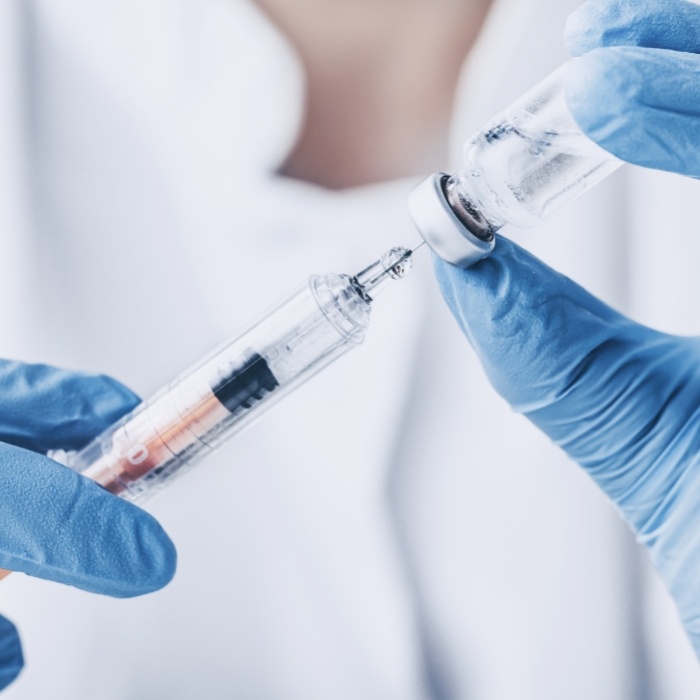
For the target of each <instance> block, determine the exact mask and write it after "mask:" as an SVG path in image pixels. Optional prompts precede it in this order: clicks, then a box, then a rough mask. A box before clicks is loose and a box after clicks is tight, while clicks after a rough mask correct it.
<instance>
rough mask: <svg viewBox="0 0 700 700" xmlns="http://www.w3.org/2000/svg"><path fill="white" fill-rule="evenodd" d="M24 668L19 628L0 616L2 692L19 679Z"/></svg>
mask: <svg viewBox="0 0 700 700" xmlns="http://www.w3.org/2000/svg"><path fill="white" fill-rule="evenodd" d="M23 666H24V657H23V656H22V644H21V643H20V640H19V634H18V632H17V628H16V627H15V626H14V625H13V624H12V623H11V622H10V621H9V620H8V619H7V618H5V617H2V616H0V690H4V689H5V688H6V687H7V686H8V685H10V683H12V681H14V680H15V678H17V676H18V675H19V673H20V671H21V670H22V668H23Z"/></svg>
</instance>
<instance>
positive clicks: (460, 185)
mask: <svg viewBox="0 0 700 700" xmlns="http://www.w3.org/2000/svg"><path fill="white" fill-rule="evenodd" d="M573 60H576V59H573ZM569 64H570V62H569V63H566V64H564V65H563V66H561V67H560V68H559V69H558V70H556V71H555V72H554V73H552V74H551V75H550V76H549V77H548V78H546V79H545V80H543V81H542V82H541V83H539V84H538V85H536V86H535V87H534V88H532V90H530V91H529V92H527V93H526V94H525V95H523V96H522V97H521V98H520V99H518V100H516V101H515V102H514V103H513V104H511V105H510V107H508V108H507V109H506V110H505V111H504V112H502V113H501V114H499V115H498V116H497V117H495V118H494V119H492V120H491V121H490V122H489V123H488V124H486V125H485V126H484V127H483V128H482V129H480V130H479V131H478V132H477V133H476V134H474V136H472V137H471V138H470V139H469V140H468V141H467V142H466V144H465V147H464V167H463V168H462V169H461V170H460V171H459V172H457V173H455V174H454V175H453V176H452V178H451V179H450V181H449V182H448V183H447V189H448V190H450V189H454V191H455V193H456V194H457V196H458V197H459V198H460V199H461V200H462V204H463V205H464V206H465V207H466V208H467V210H469V209H476V210H477V211H478V213H479V214H480V215H481V217H483V219H485V220H486V222H488V225H489V228H490V229H491V232H495V231H497V230H498V229H499V228H501V227H502V226H503V225H504V224H506V223H510V224H514V225H516V226H521V227H524V228H525V227H529V226H533V225H534V224H536V223H537V222H538V221H540V220H541V219H545V218H547V217H548V216H549V215H550V214H552V213H553V212H555V211H556V210H557V209H559V208H560V207H563V206H564V205H565V204H567V203H568V202H570V201H572V200H573V199H576V198H577V197H578V196H579V195H581V194H583V193H584V192H585V191H586V190H588V189H590V188H591V187H592V186H593V185H595V184H597V183H598V182H600V181H601V180H602V179H603V178H605V177H607V176H608V175H610V174H611V173H612V172H614V171H615V170H617V168H619V167H620V165H622V161H620V160H618V159H617V158H615V157H614V156H612V155H611V154H610V153H608V152H607V151H605V150H603V149H602V148H600V147H599V146H598V145H597V144H595V143H594V142H593V141H592V140H591V139H589V138H588V137H587V136H586V135H585V134H584V133H583V132H582V131H581V129H580V128H579V126H578V125H577V124H576V121H575V120H574V118H573V116H572V115H571V113H570V112H569V108H568V106H567V104H566V97H565V90H564V85H565V80H566V72H567V70H568V67H569Z"/></svg>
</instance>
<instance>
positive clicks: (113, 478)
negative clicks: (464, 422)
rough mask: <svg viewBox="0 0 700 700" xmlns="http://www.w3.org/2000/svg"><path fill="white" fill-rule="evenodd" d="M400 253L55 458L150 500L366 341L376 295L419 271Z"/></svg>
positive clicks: (328, 290) (318, 283) (326, 279)
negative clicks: (411, 269) (267, 411)
mask: <svg viewBox="0 0 700 700" xmlns="http://www.w3.org/2000/svg"><path fill="white" fill-rule="evenodd" d="M411 255H412V251H410V250H408V249H406V248H393V249H392V250H390V251H389V252H388V253H386V254H385V255H384V256H382V257H381V258H380V259H379V260H377V261H376V262H374V263H372V264H371V265H370V266H369V267H367V268H365V269H364V270H362V271H361V272H359V273H358V274H357V275H355V276H349V275H336V274H328V275H315V276H312V277H311V278H310V279H309V283H308V285H307V286H306V287H305V288H304V289H303V290H302V291H300V292H298V293H297V294H295V295H293V296H292V297H291V298H289V299H288V300H287V301H286V302H284V303H283V304H282V305H281V306H279V307H278V308H277V309H276V310H275V311H274V312H272V313H271V314H270V315H269V316H267V317H266V318H264V319H263V320H262V321H260V322H259V323H257V324H256V325H254V326H253V327H252V328H251V329H250V330H249V331H248V332H246V333H244V334H243V335H241V336H240V337H238V338H237V339H236V340H234V341H232V342H229V343H226V344H225V345H224V346H222V347H221V348H219V349H217V350H216V351H214V352H213V353H212V354H211V355H210V356H209V357H207V358H205V359H204V360H203V361H202V362H200V363H199V364H197V365H195V366H194V367H192V368H190V369H189V370H187V371H185V372H184V373H183V374H181V375H180V376H179V377H177V378H176V379H174V380H173V381H172V382H170V383H169V384H168V385H167V386H165V387H163V388H162V389H161V390H160V391H159V392H157V393H156V394H155V395H154V396H153V397H152V398H150V399H148V400H146V401H144V402H143V403H142V404H140V405H139V406H137V407H136V409H134V410H133V411H132V412H131V413H129V414H128V415H126V416H125V417H124V418H122V419H121V420H120V421H119V422H117V423H116V424H114V425H113V426H112V427H110V428H108V429H107V430H106V431H105V432H104V433H102V434H101V435H99V436H98V437H96V438H95V439H94V440H93V441H92V442H90V443H89V444H88V445H87V446H86V447H84V448H83V449H82V450H80V451H78V452H73V453H61V454H58V453H53V454H51V455H50V456H52V457H53V458H54V459H58V460H59V461H63V462H65V463H66V464H67V465H68V466H70V467H72V468H73V469H75V470H76V471H78V472H80V473H81V474H83V475H84V476H87V477H90V478H91V479H93V480H94V481H96V482H97V483H99V484H101V485H102V486H104V487H105V488H106V489H107V490H108V491H111V492H112V493H114V494H117V495H119V496H122V497H123V498H126V499H128V500H131V501H136V500H138V501H143V500H144V499H145V498H146V497H150V496H152V495H153V494H155V493H156V492H158V491H160V490H161V489H163V488H164V487H165V486H167V485H168V484H170V483H171V482H172V481H173V479H174V478H176V477H178V476H180V475H182V474H184V473H185V472H186V471H188V470H189V469H191V468H192V467H193V466H194V465H195V464H197V463H198V462H200V461H201V460H202V459H203V458H204V457H206V456H207V455H208V454H209V453H210V452H212V451H213V450H214V449H215V448H216V447H218V446H219V445H220V444H221V443H222V442H224V441H225V440H228V439H229V438H230V437H231V436H232V435H234V434H235V433H237V432H238V431H239V430H241V429H242V428H243V427H245V426H246V425H248V424H249V423H250V422H251V421H252V420H254V419H255V418H257V417H258V416H260V415H261V413H262V412H263V411H264V410H265V409H267V408H268V407H270V406H271V405H272V404H273V403H275V402H276V401H278V400H279V399H280V398H282V397H283V396H285V395H286V394H288V393H289V392H290V391H292V390H293V389H295V388H296V387H298V386H300V385H301V384H302V383H304V382H305V381H306V380H307V379H309V378H310V377H312V376H313V375H314V374H316V373H317V372H318V371H319V370H320V369H322V368H323V367H325V366H326V365H328V364H329V363H331V362H332V361H333V360H335V359H336V358H338V357H340V356H341V355H343V354H344V353H345V352H347V351H348V350H349V349H350V348H353V347H355V346H356V345H359V344H360V343H361V342H362V341H363V340H364V332H365V330H366V329H367V327H368V326H369V321H370V308H371V304H372V302H373V300H374V299H375V298H376V296H377V294H379V293H380V292H381V291H383V290H384V289H385V288H386V287H388V286H390V285H391V283H392V281H393V280H396V279H400V278H401V277H403V276H404V275H405V274H406V272H407V271H408V270H409V269H410V268H411Z"/></svg>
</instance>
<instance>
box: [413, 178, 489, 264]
mask: <svg viewBox="0 0 700 700" xmlns="http://www.w3.org/2000/svg"><path fill="white" fill-rule="evenodd" d="M448 179H449V175H446V174H445V173H435V174H433V175H431V176H430V177H429V178H428V179H427V180H424V181H423V182H421V184H420V185H418V187H416V188H415V189H414V190H413V192H411V194H410V196H409V200H408V209H409V212H410V214H411V218H412V219H413V223H414V224H415V225H416V227H417V228H418V231H419V233H420V235H421V236H422V237H423V239H424V240H425V242H426V243H427V244H428V245H429V246H430V247H431V248H432V249H433V250H434V251H435V252H436V253H437V254H438V255H439V256H440V257H441V258H442V259H443V260H446V261H447V262H448V263H451V264H452V265H456V266H457V267H471V266H472V265H473V264H474V263H477V262H479V260H483V259H484V258H486V257H488V256H489V255H490V254H491V252H492V251H493V249H494V247H495V245H496V239H495V237H494V236H491V237H490V240H484V239H483V238H479V237H478V236H475V235H474V234H473V233H472V232H471V231H470V230H469V228H468V227H467V225H466V224H465V223H464V222H463V221H462V219H460V218H459V217H458V216H457V214H455V212H454V210H453V209H452V207H451V206H450V203H449V202H448V200H447V195H446V194H445V183H446V182H447V180H448Z"/></svg>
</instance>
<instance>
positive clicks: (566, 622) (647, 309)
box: [0, 0, 700, 700]
mask: <svg viewBox="0 0 700 700" xmlns="http://www.w3.org/2000/svg"><path fill="white" fill-rule="evenodd" d="M575 4H576V3H575V2H573V1H571V0H498V2H497V3H496V5H495V7H494V9H493V11H492V12H491V15H490V17H489V19H488V22H487V26H486V27H485V29H484V31H483V33H482V35H481V38H480V40H479V43H478V45H477V46H476V47H475V49H474V51H473V52H472V54H471V56H470V59H469V61H468V63H467V65H466V66H465V71H464V79H463V81H462V85H461V89H460V93H459V99H458V104H457V109H456V114H455V120H454V143H455V163H453V165H455V164H457V163H458V160H457V156H458V153H459V144H461V141H463V139H464V137H465V136H466V135H468V133H469V132H470V131H471V130H472V129H473V128H475V127H477V126H479V124H480V123H481V122H482V121H483V120H484V119H485V118H487V117H489V116H490V115H491V114H492V113H493V112H494V111H495V110H496V109H499V108H501V107H503V106H505V105H506V104H507V103H508V101H509V100H510V99H511V98H514V97H516V96H517V95H518V94H519V93H521V92H522V91H523V90H524V89H526V88H528V87H529V86H530V85H531V84H533V83H534V82H535V81H536V80H537V79H539V78H541V77H543V76H544V75H546V74H547V72H549V70H551V69H552V68H554V67H556V66H557V65H558V64H559V63H560V62H561V61H563V60H564V58H565V52H564V49H563V46H562V42H561V40H560V36H561V28H562V26H563V22H564V18H565V17H566V15H567V13H568V11H570V10H571V9H572V8H573V7H574V6H575ZM0 52H1V53H2V56H1V58H2V60H0V114H1V115H2V117H1V118H0V149H1V150H0V153H1V154H2V156H1V158H0V226H1V227H2V256H0V323H1V324H2V342H0V356H6V357H17V358H23V359H25V360H28V361H44V362H50V363H54V364H59V365H64V366H68V367H74V368H81V369H86V370H91V371H102V372H107V373H109V374H112V375H114V376H116V377H118V378H119V379H121V380H122V381H124V382H126V383H127V384H129V385H130V386H132V387H133V388H134V389H135V390H136V391H138V392H140V393H141V394H142V395H147V394H149V393H151V392H152V391H153V390H155V389H156V388H157V387H158V386H159V385H160V384H161V383H163V382H165V381H166V380H169V379H170V378H171V377H172V376H173V375H174V374H175V373H176V372H178V371H179V370H181V369H182V368H183V367H185V366H186V365H187V364H188V363H190V362H192V361H194V360H196V359H197V358H198V356H199V355H201V354H202V353H204V352H206V351H207V350H209V349H210V348H211V347H212V346H213V345H215V344H217V343H218V342H220V341H221V340H223V339H225V338H226V337H227V336H229V335H231V334H232V333H234V332H236V331H237V330H239V329H241V328H243V327H245V326H246V325H247V323H249V322H250V321H252V320H254V319H255V318H256V317H257V316H258V315H259V314H260V313H261V312H263V311H265V310H267V309H268V308H269V306H270V305H271V304H273V303H274V302H275V301H277V300H279V299H280V298H282V297H284V295H285V294H286V293H287V292H289V291H291V290H292V289H294V288H295V287H296V286H298V285H299V284H300V283H301V282H302V281H303V280H304V278H305V277H306V276H307V275H308V274H309V273H312V272H325V271H331V270H334V271H352V270H355V269H358V268H359V267H360V266H361V265H363V264H364V263H366V262H369V261H371V260H372V259H374V258H375V257H377V256H378V255H379V254H381V253H382V252H383V251H384V250H385V249H386V248H388V247H390V246H392V245H395V244H409V245H410V244H411V242H413V241H414V240H415V234H414V233H413V231H412V227H411V225H410V222H409V221H408V218H407V215H406V213H405V197H406V193H407V191H408V190H409V188H410V186H411V183H410V182H408V181H406V182H396V183H387V184H385V185H381V186H375V187H366V188H357V189H354V190H349V191H345V192H329V191H325V190H323V189H321V188H318V187H314V186H311V185H307V184H303V183H299V182H293V181H290V180H287V179H284V178H280V177H278V176H276V175H275V174H274V171H275V169H276V168H277V166H279V165H280V164H281V163H282V162H283V160H284V158H285V155H286V153H287V152H288V151H289V149H290V148H291V146H292V144H293V142H294V138H295V135H296V133H297V130H298V128H299V124H300V121H301V115H302V110H303V89H304V83H303V75H302V72H301V70H300V67H299V64H298V62H297V60H296V59H295V56H294V54H293V52H292V51H291V49H290V47H289V46H288V45H287V43H286V42H285V41H284V39H283V38H282V37H281V36H280V35H279V34H278V33H277V32H276V31H275V30H274V28H273V27H272V26H271V25H270V24H269V23H268V22H267V20H266V19H265V18H264V17H263V15H261V14H260V13H259V12H258V11H257V10H256V9H255V7H254V6H253V5H251V4H250V2H249V1H248V0H147V2H143V1H142V0H141V1H139V2H137V1H136V0H120V1H119V2H115V1H112V0H102V2H94V1H93V2H88V0H63V2H60V3H56V2H52V1H51V0H4V2H3V3H2V4H1V5H0ZM447 165H448V164H446V166H447ZM698 187H699V185H698V184H697V183H696V182H691V181H684V180H681V179H679V178H675V177H671V176H667V175H660V174H655V173H647V172H641V171H633V170H631V169H628V170H627V171H626V172H624V173H621V174H619V175H617V176H615V177H614V178H612V179H611V180H610V181H609V182H607V183H605V184H603V185H601V186H600V187H599V188H598V189H597V190H596V191H594V192H591V193H589V194H588V195H587V196H586V197H585V198H584V199H583V200H581V201H580V202H578V203H576V204H575V205H572V206H571V207H569V208H568V209H567V210H565V211H563V212H561V213H559V214H557V215H556V216H555V217H554V218H553V219H552V220H551V221H549V222H547V223H546V224H545V225H543V226H541V227H540V228H539V230H537V231H536V232H527V233H518V234H515V233H514V234H513V235H514V236H515V237H517V239H518V240H519V241H520V242H522V243H523V244H525V245H526V246H527V247H529V248H530V249H532V250H534V251H535V252H536V253H537V254H539V255H541V256H542V257H544V258H545V259H547V260H548V261H549V262H551V263H552V264H553V265H555V266H556V267H558V268H560V269H562V270H564V271H566V272H567V273H568V274H570V275H572V276H573V277H575V278H576V279H577V280H579V281H581V282H582V283H584V284H585V285H586V286H588V287H589V288H591V289H592V290H593V291H594V292H596V293H598V294H600V295H601V296H603V297H604V298H605V299H606V300H608V301H609V302H611V303H613V304H615V305H617V306H618V307H620V308H622V309H624V310H626V311H628V312H630V313H632V314H633V315H635V317H636V318H638V319H640V320H644V321H647V322H649V323H652V324H655V325H657V326H659V327H662V328H663V329H665V330H671V331H678V332H697V330H698V326H699V325H700V324H699V322H698V320H697V313H690V312H688V311H687V310H686V307H687V304H686V303H685V300H686V299H695V298H697V297H698V292H699V291H700V289H698V287H700V282H698V281H697V275H696V274H695V266H696V260H698V259H699V258H700V243H698V242H697V233H698V232H697V231H696V230H695V229H697V228H698V224H696V223H695V222H697V221H698V220H700V216H699V215H700V211H698V209H700V205H698V204H697V203H696V202H695V201H694V200H695V199H696V195H697V188H698ZM679 250H680V251H681V252H682V255H678V251H679ZM423 257H424V258H425V259H424V260H423V261H418V264H417V266H416V267H417V269H416V271H415V273H414V275H413V276H412V278H407V279H406V280H405V281H403V282H401V283H397V284H396V288H395V289H393V290H391V291H389V292H387V293H386V296H385V297H384V298H382V299H381V300H380V301H379V302H378V303H377V308H376V313H375V316H374V321H373V327H372V328H371V329H370V332H369V334H368V338H367V341H366V344H365V345H364V346H363V347H362V348H360V349H358V350H355V351H353V353H352V354H351V355H349V356H347V357H346V358H344V359H343V360H342V361H341V362H339V363H338V364H337V365H335V366H333V367H332V368H330V369H328V370H327V371H326V372H325V374H324V375H323V379H320V380H318V381H315V382H312V383H310V384H309V385H307V386H305V387H304V388H303V389H301V390H300V391H298V392H297V393H296V394H295V395H293V396H290V397H289V398H288V399H287V400H286V401H285V402H284V403H283V404H281V405H280V406H278V407H277V408H276V409H275V410H274V411H272V412H271V413H270V414H269V415H268V416H266V418H265V419H264V420H263V421H261V422H259V423H257V424H256V425H255V426H254V427H252V428H251V429H250V430H248V431H247V432H245V433H244V434H242V435H240V436H239V437H237V438H236V439H235V440H234V441H233V442H232V443H231V444H229V445H227V446H226V447H225V448H224V449H222V450H221V451H220V452H219V453H218V454H217V455H216V456H214V457H212V458H211V459H210V460H209V461H208V463H206V464H205V465H202V466H201V467H200V468H199V469H198V470H197V472H196V473H193V474H191V475H189V476H188V477H186V478H184V479H183V480H182V481H180V482H179V483H177V484H176V485H174V486H172V487H171V489H170V490H169V491H168V492H167V493H166V494H164V495H162V496H161V497H160V498H159V499H158V500H156V501H154V502H153V503H152V504H149V506H148V508H149V510H150V511H151V512H153V513H154V514H155V515H156V516H157V517H158V518H159V519H160V520H161V522H162V523H163V525H164V526H165V527H166V529H168V531H169V532H170V534H171V535H172V536H173V538H174V540H175V542H176V544H177V546H178V550H179V571H178V574H177V577H176V579H175V581H174V582H173V583H172V584H171V585H170V586H169V587H168V588H166V589H165V590H164V591H162V592H159V593H157V594H154V595H151V596H147V597H144V598H140V599H136V600H129V601H123V600H112V599H108V598H103V597H100V596H94V595H90V594H86V593H84V592H82V591H77V590H73V589H69V588H66V587H62V586H58V585H55V584H51V583H48V582H43V581H39V580H31V579H28V578H27V577H25V576H22V575H14V576H12V577H11V578H10V579H8V580H7V581H6V582H3V584H2V595H1V596H0V609H1V610H2V612H3V613H4V614H6V615H7V616H8V617H10V618H12V619H13V620H14V621H15V622H16V623H18V625H19V626H20V629H21V631H22V634H23V639H24V643H25V653H26V659H27V669H26V671H25V673H24V674H23V676H22V677H21V678H20V680H19V681H18V682H17V683H16V684H15V685H14V686H12V688H11V689H9V690H8V691H7V693H6V695H7V697H8V699H10V700H24V699H27V698H31V699H32V700H36V699H37V698H47V697H51V698H53V699H54V700H88V699H89V700H93V699H95V698H98V699H99V700H127V699H128V700H154V699H160V698H164V699H165V698H167V699H168V700H184V699H187V700H189V699H192V698H197V699H199V698H207V700H219V699H224V698H225V699H228V698H245V699H246V700H257V699H260V700H273V699H274V700H277V699H280V700H316V699H319V700H320V699H323V700H327V699H329V698H333V700H357V699H358V698H362V699H363V700H375V699H376V700H394V699H396V700H411V699H416V700H418V699H423V698H435V699H440V700H443V699H444V700H457V699H460V700H461V699H463V698H464V699H469V700H513V699H515V698H517V699H518V700H562V699H564V698H566V700H578V699H579V698H581V699H584V698H585V699H589V698H596V700H628V699H629V700H652V699H656V698H664V699H666V698H674V700H684V699H685V698H697V697H698V693H699V692H700V677H699V676H698V672H697V665H696V661H695V659H694V657H693V654H692V652H691V650H690V647H689V645H688V643H687V641H686V640H685V638H684V635H683V632H682V630H681V629H680V625H679V623H678V621H677V619H676V615H675V612H674V610H673V608H672V606H671V605H670V603H669V601H668V599H667V596H666V595H665V593H664V592H663V591H662V590H661V589H660V586H659V584H658V582H657V581H656V579H655V577H654V576H653V575H652V574H650V572H649V568H648V565H647V563H646V559H645V557H644V555H643V554H640V552H639V551H638V550H637V548H636V546H635V545H634V543H633V540H632V537H631V536H630V534H629V533H628V532H627V529H626V527H625V526H624V525H623V524H622V523H621V522H620V520H619V518H618V516H617V514H616V513H615V512H614V510H613V508H612V507H611V506H610V505H609V504H608V503H607V502H606V500H605V499H604V498H603V497H602V496H601V495H600V494H599V493H598V491H597V490H596V488H595V487H594V486H593V484H592V483H591V482H590V481H589V480H588V478H587V477H586V476H585V475H584V474H583V473H581V472H580V471H579V470H578V468H576V467H575V466H573V465H572V464H571V463H569V462H568V461H567V459H566V458H565V457H564V456H563V455H562V454H560V453H559V452H558V451H557V450H556V449H555V448H553V447H552V446H551V445H550V444H549V443H548V441H547V440H546V439H545V438H544V437H543V436H541V435H540V434H538V433H537V431H536V430H535V429H534V428H533V427H531V426H530V425H529V424H528V423H527V421H525V420H524V419H522V418H521V417H519V416H517V415H514V414H512V412H511V411H510V410H509V408H508V407H507V406H506V405H505V403H504V402H503V401H502V400H501V399H500V398H499V397H498V396H497V395H496V394H495V393H494V392H493V390H491V388H490V387H489V386H488V384H487V382H486V380H485V379H484V377H483V374H482V372H481V369H480V367H479V366H478V364H477V362H476V361H475V358H474V356H473V354H472V352H471V351H470V349H469V348H468V346H467V344H466V341H464V339H463V338H462V336H461V335H460V333H459V331H458V329H457V327H456V325H455V324H454V323H453V321H452V319H451V318H450V317H449V314H448V312H447V311H446V309H445V308H444V306H443V305H442V302H441V300H440V299H439V296H438V294H437V291H436V289H435V286H434V283H433V281H432V278H431V274H430V264H429V261H428V259H427V258H428V256H427V255H424V256H423Z"/></svg>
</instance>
